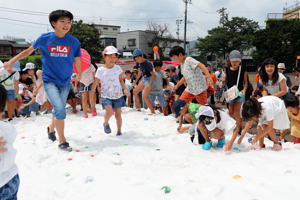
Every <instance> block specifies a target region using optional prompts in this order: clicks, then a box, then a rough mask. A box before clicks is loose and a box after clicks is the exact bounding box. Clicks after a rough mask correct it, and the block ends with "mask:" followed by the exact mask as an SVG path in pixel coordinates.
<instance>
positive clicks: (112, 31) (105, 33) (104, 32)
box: [94, 24, 121, 47]
mask: <svg viewBox="0 0 300 200" xmlns="http://www.w3.org/2000/svg"><path fill="white" fill-rule="evenodd" d="M94 26H95V28H96V29H97V30H98V31H99V33H100V40H101V42H102V45H103V46H104V47H106V46H117V38H118V34H119V33H120V29H121V26H114V25H103V24H94Z"/></svg>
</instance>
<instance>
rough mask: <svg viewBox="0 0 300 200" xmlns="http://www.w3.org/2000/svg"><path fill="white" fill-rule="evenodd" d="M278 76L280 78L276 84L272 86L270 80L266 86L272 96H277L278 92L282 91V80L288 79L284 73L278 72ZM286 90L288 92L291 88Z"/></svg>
mask: <svg viewBox="0 0 300 200" xmlns="http://www.w3.org/2000/svg"><path fill="white" fill-rule="evenodd" d="M278 76H279V77H278V80H277V82H276V83H275V84H272V81H271V80H269V81H268V83H267V84H266V86H265V87H266V88H267V89H268V93H269V94H271V95H273V94H275V93H277V92H280V91H281V90H280V82H281V81H282V80H285V81H286V78H285V76H284V75H283V74H282V73H280V72H278ZM260 83H262V80H261V79H260ZM286 89H287V91H288V90H289V88H288V87H287V86H286Z"/></svg>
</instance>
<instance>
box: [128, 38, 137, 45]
mask: <svg viewBox="0 0 300 200" xmlns="http://www.w3.org/2000/svg"><path fill="white" fill-rule="evenodd" d="M128 46H130V47H133V46H136V39H129V40H128Z"/></svg>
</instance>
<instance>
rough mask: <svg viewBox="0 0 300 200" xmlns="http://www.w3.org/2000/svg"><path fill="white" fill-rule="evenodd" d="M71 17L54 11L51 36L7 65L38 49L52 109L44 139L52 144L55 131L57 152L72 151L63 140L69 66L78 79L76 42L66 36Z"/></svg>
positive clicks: (79, 54)
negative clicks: (57, 136)
mask: <svg viewBox="0 0 300 200" xmlns="http://www.w3.org/2000/svg"><path fill="white" fill-rule="evenodd" d="M72 21H73V14H72V13H70V12H69V11H66V10H55V11H53V12H51V13H50V15H49V22H50V24H51V26H52V28H53V29H54V32H49V33H45V34H42V35H41V36H40V37H39V38H38V39H37V40H36V41H35V42H34V43H33V44H32V46H30V47H29V48H27V49H25V50H24V51H22V52H21V53H19V54H18V55H16V56H15V57H13V58H12V59H10V60H9V61H8V62H7V63H4V68H5V66H9V65H12V64H14V63H15V62H16V61H18V60H21V59H23V58H26V57H27V56H29V55H31V54H32V53H33V52H34V51H35V50H36V49H40V50H41V52H42V54H43V57H42V66H43V84H44V88H45V91H46V93H47V96H48V98H49V101H50V103H51V104H52V106H53V108H54V112H53V118H52V122H51V124H50V125H49V126H48V127H47V132H48V138H49V139H50V140H51V141H55V140H56V136H55V129H56V131H57V133H58V135H59V145H58V147H59V148H60V149H61V150H66V151H72V148H71V147H70V145H69V143H68V142H67V141H66V138H65V119H66V101H67V97H68V94H69V90H70V79H71V75H72V71H73V64H74V63H75V66H76V68H77V71H78V76H77V79H78V81H79V80H80V78H81V61H80V56H81V52H80V42H79V41H78V39H77V38H75V37H73V36H71V35H70V34H68V32H69V31H70V30H71V27H72Z"/></svg>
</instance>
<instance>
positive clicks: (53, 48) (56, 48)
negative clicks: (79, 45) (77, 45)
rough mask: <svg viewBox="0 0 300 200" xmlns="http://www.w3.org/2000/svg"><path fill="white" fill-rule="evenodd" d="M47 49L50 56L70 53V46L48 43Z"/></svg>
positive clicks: (63, 55) (65, 55)
mask: <svg viewBox="0 0 300 200" xmlns="http://www.w3.org/2000/svg"><path fill="white" fill-rule="evenodd" d="M48 51H49V53H50V56H51V57H68V54H70V51H71V48H70V46H62V45H48Z"/></svg>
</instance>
